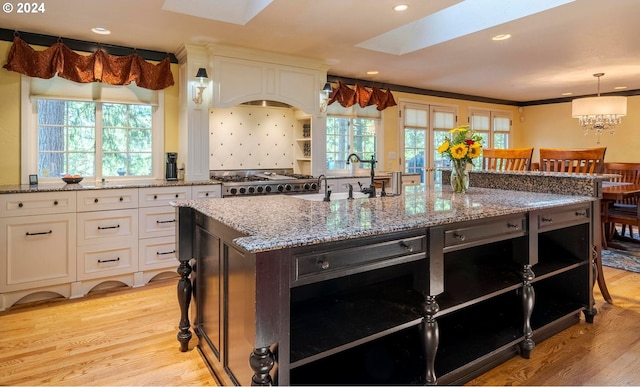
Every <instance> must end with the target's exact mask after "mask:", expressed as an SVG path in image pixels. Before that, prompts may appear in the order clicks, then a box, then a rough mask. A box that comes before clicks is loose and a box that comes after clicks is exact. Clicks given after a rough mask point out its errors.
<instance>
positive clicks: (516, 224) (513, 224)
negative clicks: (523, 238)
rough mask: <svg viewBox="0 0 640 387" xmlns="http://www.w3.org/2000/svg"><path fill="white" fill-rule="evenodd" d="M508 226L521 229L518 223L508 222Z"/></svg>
mask: <svg viewBox="0 0 640 387" xmlns="http://www.w3.org/2000/svg"><path fill="white" fill-rule="evenodd" d="M507 227H508V228H515V229H516V230H520V225H519V224H518V223H511V222H509V223H507Z"/></svg>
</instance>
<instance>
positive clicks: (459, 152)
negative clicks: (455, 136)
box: [451, 144, 467, 159]
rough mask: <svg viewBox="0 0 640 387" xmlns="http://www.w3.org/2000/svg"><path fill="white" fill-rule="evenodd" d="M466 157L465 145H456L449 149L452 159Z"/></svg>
mask: <svg viewBox="0 0 640 387" xmlns="http://www.w3.org/2000/svg"><path fill="white" fill-rule="evenodd" d="M466 155H467V146H466V145H465V144H456V145H454V146H452V147H451V157H453V158H454V159H463V158H464V157H465V156H466Z"/></svg>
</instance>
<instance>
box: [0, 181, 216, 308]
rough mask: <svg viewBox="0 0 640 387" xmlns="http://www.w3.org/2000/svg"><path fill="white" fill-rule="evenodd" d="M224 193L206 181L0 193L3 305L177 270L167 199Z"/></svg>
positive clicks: (140, 280)
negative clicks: (200, 183)
mask: <svg viewBox="0 0 640 387" xmlns="http://www.w3.org/2000/svg"><path fill="white" fill-rule="evenodd" d="M221 191H222V190H221V186H220V184H206V185H185V186H179V185H176V186H170V187H144V188H105V189H79V190H77V191H73V190H70V191H55V192H23V193H10V194H0V311H2V310H4V309H6V308H8V307H10V306H12V305H14V304H15V303H16V302H19V301H20V302H28V301H36V300H42V299H47V298H51V297H52V296H55V295H56V294H58V295H60V296H63V297H66V298H77V297H83V296H84V295H86V294H87V293H89V292H90V291H91V290H92V289H96V288H106V287H111V286H113V284H114V283H123V284H125V285H128V286H132V287H137V286H143V285H145V284H146V283H147V282H149V281H150V280H151V279H153V278H154V277H156V276H158V275H160V274H169V275H173V276H176V275H177V273H176V269H177V267H178V260H177V259H176V248H175V245H176V242H175V228H176V215H175V208H174V207H172V206H171V205H170V204H169V202H171V201H173V200H178V199H191V198H194V199H203V198H219V197H222V193H221Z"/></svg>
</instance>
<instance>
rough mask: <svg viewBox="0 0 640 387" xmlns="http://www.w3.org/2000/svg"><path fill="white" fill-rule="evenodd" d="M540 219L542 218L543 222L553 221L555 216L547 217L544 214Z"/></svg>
mask: <svg viewBox="0 0 640 387" xmlns="http://www.w3.org/2000/svg"><path fill="white" fill-rule="evenodd" d="M540 220H541V221H542V222H548V223H551V222H553V218H546V217H544V216H543V217H541V218H540Z"/></svg>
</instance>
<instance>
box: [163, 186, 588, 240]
mask: <svg viewBox="0 0 640 387" xmlns="http://www.w3.org/2000/svg"><path fill="white" fill-rule="evenodd" d="M593 200H597V197H593V196H580V195H560V194H545V193H536V192H522V191H520V192H515V191H506V190H500V189H490V188H476V187H473V188H471V189H470V190H469V192H468V193H466V194H454V193H453V192H452V191H451V189H450V188H449V187H444V188H441V187H439V186H437V187H435V188H433V187H431V188H429V187H427V188H425V187H424V186H410V187H405V194H404V195H400V196H392V197H377V198H373V199H369V198H362V199H353V200H346V199H345V200H333V201H331V202H322V201H311V200H305V199H301V198H298V197H295V196H287V195H269V196H254V197H232V198H220V199H198V200H180V201H176V202H174V203H172V204H173V205H175V206H182V207H191V208H193V209H195V210H197V211H199V212H201V213H203V214H205V215H207V216H209V217H211V218H213V219H215V220H217V221H220V222H222V223H224V224H226V225H227V226H229V227H232V228H234V229H236V230H238V231H240V232H241V233H243V234H246V236H243V237H239V238H236V239H235V240H234V243H236V244H237V245H238V246H240V247H241V248H243V249H245V250H247V251H249V252H252V253H256V252H261V251H268V250H277V249H282V248H289V247H296V246H304V245H312V244H317V243H323V242H332V241H338V240H344V239H350V238H358V237H363V236H370V235H377V234H383V233H389V232H394V231H402V230H410V229H416V228H424V227H431V226H436V225H442V224H450V223H455V222H462V221H468V220H475V219H482V218H488V217H493V216H499V215H507V214H513V213H522V212H526V211H530V210H536V209H544V208H551V207H556V206H562V205H569V204H576V203H587V202H590V201H593Z"/></svg>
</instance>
